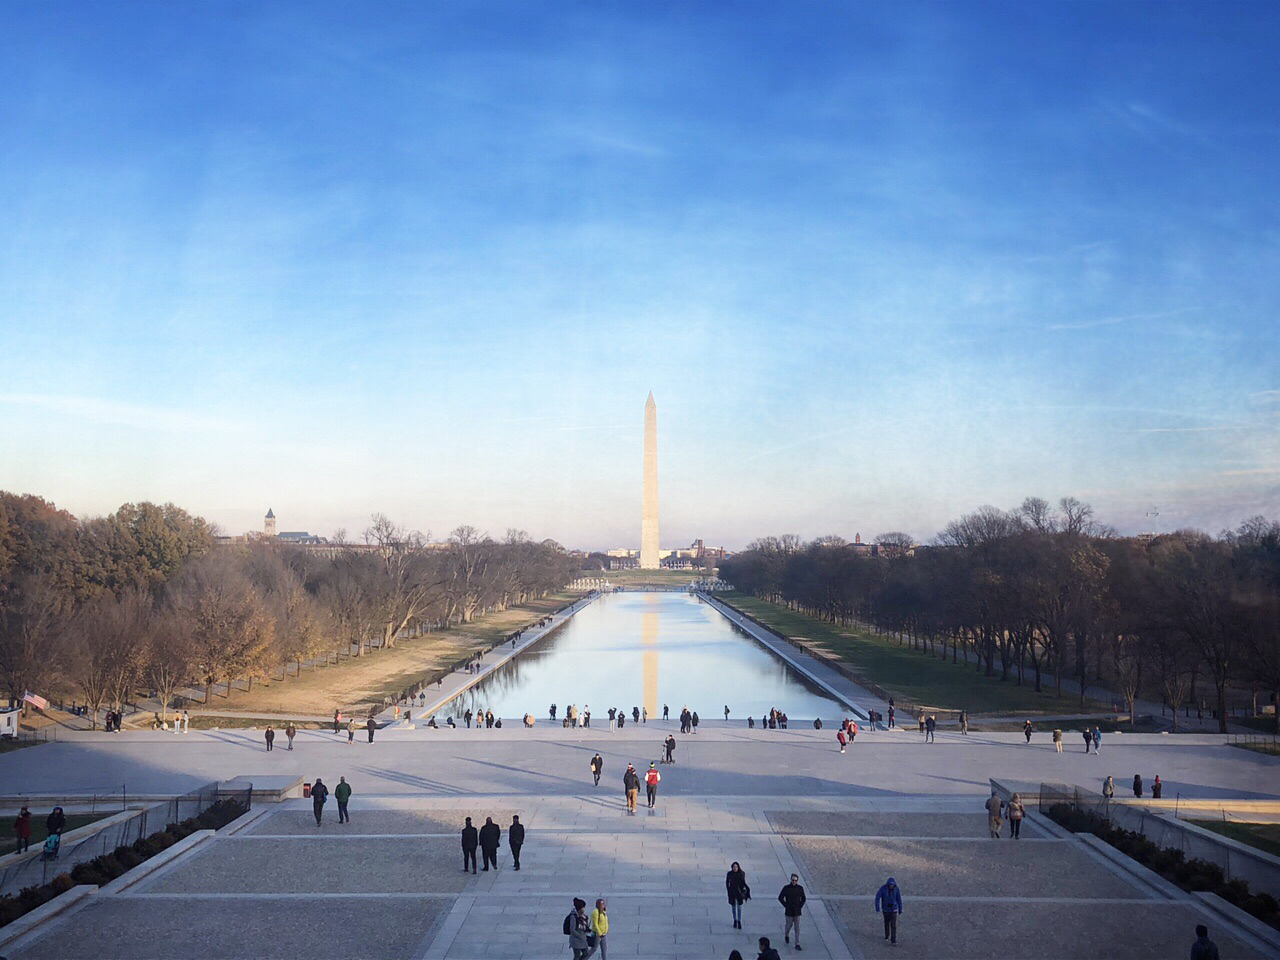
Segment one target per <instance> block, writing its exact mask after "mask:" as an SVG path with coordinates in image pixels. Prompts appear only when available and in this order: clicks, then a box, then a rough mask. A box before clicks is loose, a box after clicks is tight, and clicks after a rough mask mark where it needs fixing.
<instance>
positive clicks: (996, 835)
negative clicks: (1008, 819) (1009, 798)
mask: <svg viewBox="0 0 1280 960" xmlns="http://www.w3.org/2000/svg"><path fill="white" fill-rule="evenodd" d="M986 808H987V828H988V829H989V830H990V831H991V839H992V840H999V839H1000V829H1001V827H1003V826H1004V821H1003V820H1002V819H1001V818H1000V812H1001V811H1002V810H1003V809H1004V801H1002V800H1001V799H1000V797H999V796H998V795H997V794H996V792H995V791H994V790H992V791H991V796H990V798H988V800H987V802H986Z"/></svg>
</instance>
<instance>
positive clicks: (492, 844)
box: [480, 817, 502, 873]
mask: <svg viewBox="0 0 1280 960" xmlns="http://www.w3.org/2000/svg"><path fill="white" fill-rule="evenodd" d="M501 843H502V828H501V827H500V826H498V825H497V824H496V823H494V822H493V817H485V818H484V826H483V827H481V828H480V859H481V860H483V861H484V872H486V873H487V872H488V870H489V864H493V869H495V870H497V869H498V845H499V844H501Z"/></svg>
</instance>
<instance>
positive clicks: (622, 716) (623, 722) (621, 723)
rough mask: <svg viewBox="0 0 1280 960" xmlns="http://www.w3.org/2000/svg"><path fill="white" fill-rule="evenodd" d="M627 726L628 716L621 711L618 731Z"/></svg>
mask: <svg viewBox="0 0 1280 960" xmlns="http://www.w3.org/2000/svg"><path fill="white" fill-rule="evenodd" d="M626 725H627V715H626V714H625V713H623V712H622V711H621V710H619V711H618V729H619V730H621V729H622V728H623V727H625V726H626Z"/></svg>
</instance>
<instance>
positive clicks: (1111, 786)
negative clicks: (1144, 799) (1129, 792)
mask: <svg viewBox="0 0 1280 960" xmlns="http://www.w3.org/2000/svg"><path fill="white" fill-rule="evenodd" d="M1115 795H1116V782H1115V780H1113V779H1112V778H1111V777H1107V779H1105V780H1103V781H1102V796H1103V797H1105V798H1106V799H1107V800H1110V799H1112V798H1113V797H1114V796H1115ZM1133 795H1134V796H1135V797H1139V798H1141V796H1142V774H1140V773H1135V774H1134V775H1133ZM1163 796H1164V782H1163V781H1162V780H1161V779H1160V774H1158V773H1157V774H1156V778H1155V779H1154V780H1153V781H1151V799H1152V800H1159V799H1161V798H1162V797H1163Z"/></svg>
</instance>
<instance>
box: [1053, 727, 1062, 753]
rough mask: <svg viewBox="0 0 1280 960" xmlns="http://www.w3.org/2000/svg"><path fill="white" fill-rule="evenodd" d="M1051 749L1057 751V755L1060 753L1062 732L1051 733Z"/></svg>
mask: <svg viewBox="0 0 1280 960" xmlns="http://www.w3.org/2000/svg"><path fill="white" fill-rule="evenodd" d="M1053 749H1055V750H1057V751H1058V753H1061V752H1062V731H1061V730H1054V731H1053Z"/></svg>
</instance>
